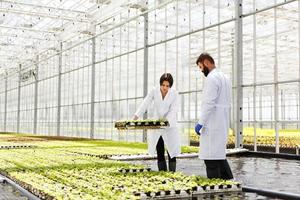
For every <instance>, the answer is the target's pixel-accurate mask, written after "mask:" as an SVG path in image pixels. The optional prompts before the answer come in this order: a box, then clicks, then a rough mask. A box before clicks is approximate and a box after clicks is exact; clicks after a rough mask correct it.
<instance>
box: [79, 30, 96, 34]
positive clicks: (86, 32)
mask: <svg viewBox="0 0 300 200" xmlns="http://www.w3.org/2000/svg"><path fill="white" fill-rule="evenodd" d="M79 33H80V34H84V35H93V33H92V32H91V31H87V30H85V31H80V32H79Z"/></svg>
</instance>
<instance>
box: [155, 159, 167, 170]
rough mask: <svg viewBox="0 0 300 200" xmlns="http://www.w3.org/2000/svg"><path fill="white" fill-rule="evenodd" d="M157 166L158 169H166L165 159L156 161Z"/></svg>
mask: <svg viewBox="0 0 300 200" xmlns="http://www.w3.org/2000/svg"><path fill="white" fill-rule="evenodd" d="M157 166H158V171H167V163H166V161H158V162H157Z"/></svg>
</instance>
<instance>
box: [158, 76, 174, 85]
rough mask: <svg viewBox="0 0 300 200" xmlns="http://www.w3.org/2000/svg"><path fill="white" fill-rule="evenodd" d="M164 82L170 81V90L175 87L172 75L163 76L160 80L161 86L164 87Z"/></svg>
mask: <svg viewBox="0 0 300 200" xmlns="http://www.w3.org/2000/svg"><path fill="white" fill-rule="evenodd" d="M164 81H168V82H169V84H170V88H171V87H172V85H173V77H172V75H171V74H170V73H164V74H163V75H161V77H160V79H159V84H160V85H162V84H163V82H164Z"/></svg>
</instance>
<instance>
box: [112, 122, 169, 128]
mask: <svg viewBox="0 0 300 200" xmlns="http://www.w3.org/2000/svg"><path fill="white" fill-rule="evenodd" d="M169 126H170V125H169V122H168V121H167V120H162V119H159V120H149V119H146V120H123V121H116V122H115V128H117V129H119V130H126V129H163V128H167V127H169Z"/></svg>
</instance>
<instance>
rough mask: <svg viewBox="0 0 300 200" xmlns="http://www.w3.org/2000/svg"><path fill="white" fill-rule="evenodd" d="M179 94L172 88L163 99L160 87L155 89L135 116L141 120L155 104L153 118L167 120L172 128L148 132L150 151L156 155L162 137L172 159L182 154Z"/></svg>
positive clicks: (150, 92)
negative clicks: (179, 126) (178, 112)
mask: <svg viewBox="0 0 300 200" xmlns="http://www.w3.org/2000/svg"><path fill="white" fill-rule="evenodd" d="M177 101H178V92H177V91H176V90H175V89H173V88H170V89H169V91H168V93H167V94H166V96H165V98H164V99H162V94H161V91H160V87H156V88H153V89H152V90H150V91H149V93H148V95H147V96H146V98H145V99H144V101H143V103H142V104H141V105H140V107H139V108H138V110H137V111H136V113H135V115H136V116H138V117H139V118H140V117H141V116H142V115H143V114H144V113H145V112H146V110H147V108H148V107H149V106H150V104H151V103H154V106H153V108H154V113H153V117H154V118H155V119H159V118H165V119H167V120H168V121H169V124H170V127H168V128H165V129H159V130H148V135H147V140H148V151H149V154H151V155H155V153H156V145H157V142H158V140H159V138H160V136H162V138H163V140H164V143H165V146H166V147H167V150H168V152H169V154H170V157H171V158H173V157H176V156H177V155H178V154H180V152H181V148H180V135H179V131H178V127H177V109H178V102H177Z"/></svg>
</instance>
